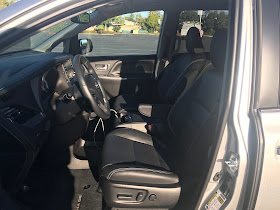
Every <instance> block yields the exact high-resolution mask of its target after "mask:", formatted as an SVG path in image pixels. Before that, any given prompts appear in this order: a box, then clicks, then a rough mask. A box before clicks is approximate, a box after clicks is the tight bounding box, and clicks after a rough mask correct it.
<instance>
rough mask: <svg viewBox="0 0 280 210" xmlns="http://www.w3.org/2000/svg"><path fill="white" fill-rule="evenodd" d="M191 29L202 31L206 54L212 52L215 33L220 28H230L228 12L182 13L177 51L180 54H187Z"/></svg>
mask: <svg viewBox="0 0 280 210" xmlns="http://www.w3.org/2000/svg"><path fill="white" fill-rule="evenodd" d="M191 27H196V28H198V29H199V30H200V34H201V37H202V41H203V45H204V50H205V52H210V44H211V40H212V37H213V35H214V33H215V31H216V30H218V29H220V28H227V27H228V11H225V10H206V11H203V10H186V11H183V12H181V14H180V16H179V23H178V27H177V42H176V49H177V51H178V53H185V52H187V49H186V46H185V36H186V35H187V33H188V30H189V29H190V28H191ZM179 40H180V41H179ZM179 45H180V46H179ZM179 47H180V48H179Z"/></svg>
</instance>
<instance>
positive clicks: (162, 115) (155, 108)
mask: <svg viewBox="0 0 280 210" xmlns="http://www.w3.org/2000/svg"><path fill="white" fill-rule="evenodd" d="M171 107H172V105H170V104H139V106H138V111H139V112H140V113H141V114H142V115H144V116H146V117H153V118H157V119H166V117H167V115H168V113H169V111H170V109H171Z"/></svg>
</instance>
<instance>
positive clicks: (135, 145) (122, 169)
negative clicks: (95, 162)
mask: <svg viewBox="0 0 280 210" xmlns="http://www.w3.org/2000/svg"><path fill="white" fill-rule="evenodd" d="M116 148H117V149H116ZM101 176H103V177H104V178H106V179H108V180H114V181H124V182H129V183H140V184H175V183H178V182H179V179H178V177H177V175H175V174H174V173H172V172H170V170H169V167H168V165H167V164H166V162H165V161H164V160H163V158H162V157H161V156H160V154H159V153H158V152H157V151H156V149H155V148H154V146H153V140H152V137H151V136H150V135H148V134H146V133H143V132H140V131H137V130H133V129H128V128H120V129H116V130H114V131H113V132H111V133H109V134H108V135H107V137H106V139H105V143H104V146H103V153H102V169H101Z"/></svg>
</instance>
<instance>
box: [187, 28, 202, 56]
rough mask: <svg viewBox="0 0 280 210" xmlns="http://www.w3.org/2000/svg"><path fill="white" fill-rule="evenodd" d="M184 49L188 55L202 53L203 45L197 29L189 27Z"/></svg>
mask: <svg viewBox="0 0 280 210" xmlns="http://www.w3.org/2000/svg"><path fill="white" fill-rule="evenodd" d="M186 48H187V50H188V52H190V53H203V52H204V50H203V44H202V40H201V36H200V32H199V30H198V28H196V27H191V28H190V29H189V30H188V33H187V36H186Z"/></svg>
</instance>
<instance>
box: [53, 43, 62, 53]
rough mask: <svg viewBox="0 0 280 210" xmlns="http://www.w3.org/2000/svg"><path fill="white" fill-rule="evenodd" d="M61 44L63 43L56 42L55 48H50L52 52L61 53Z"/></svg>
mask: <svg viewBox="0 0 280 210" xmlns="http://www.w3.org/2000/svg"><path fill="white" fill-rule="evenodd" d="M63 44H64V43H63V42H61V43H60V44H58V45H57V46H56V47H55V48H53V49H52V52H59V53H63V49H64V45H63Z"/></svg>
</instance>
